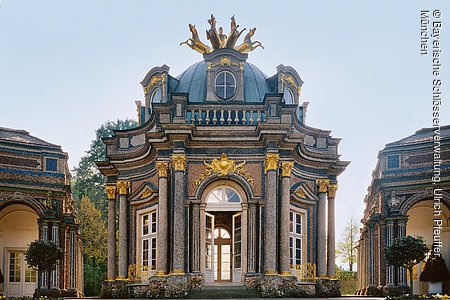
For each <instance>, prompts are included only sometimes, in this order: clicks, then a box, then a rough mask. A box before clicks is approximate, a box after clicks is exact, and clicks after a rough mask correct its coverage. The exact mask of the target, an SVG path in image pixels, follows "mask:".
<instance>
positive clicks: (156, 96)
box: [151, 88, 162, 103]
mask: <svg viewBox="0 0 450 300" xmlns="http://www.w3.org/2000/svg"><path fill="white" fill-rule="evenodd" d="M151 99H152V103H161V100H162V93H161V89H160V88H157V89H155V90H154V91H153V93H152V97H151Z"/></svg>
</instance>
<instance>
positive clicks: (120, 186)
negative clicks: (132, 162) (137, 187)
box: [117, 181, 130, 195]
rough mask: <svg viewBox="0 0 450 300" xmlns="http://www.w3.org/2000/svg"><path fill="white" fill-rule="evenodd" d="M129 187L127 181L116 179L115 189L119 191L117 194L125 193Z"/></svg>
mask: <svg viewBox="0 0 450 300" xmlns="http://www.w3.org/2000/svg"><path fill="white" fill-rule="evenodd" d="M129 189H130V182H129V181H117V190H118V192H119V195H127V194H128V190H129Z"/></svg>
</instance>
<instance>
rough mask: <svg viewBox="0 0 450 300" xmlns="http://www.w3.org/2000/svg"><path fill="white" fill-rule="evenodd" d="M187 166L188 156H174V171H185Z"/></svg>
mask: <svg viewBox="0 0 450 300" xmlns="http://www.w3.org/2000/svg"><path fill="white" fill-rule="evenodd" d="M186 166H187V163H186V156H185V155H184V154H174V155H172V168H173V170H174V171H184V170H186Z"/></svg>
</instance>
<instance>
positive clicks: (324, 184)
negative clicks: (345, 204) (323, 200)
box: [317, 179, 330, 193]
mask: <svg viewBox="0 0 450 300" xmlns="http://www.w3.org/2000/svg"><path fill="white" fill-rule="evenodd" d="M329 185H330V180H329V179H317V187H318V188H319V193H326V192H328V186H329Z"/></svg>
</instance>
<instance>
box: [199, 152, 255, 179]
mask: <svg viewBox="0 0 450 300" xmlns="http://www.w3.org/2000/svg"><path fill="white" fill-rule="evenodd" d="M203 164H204V165H205V166H206V171H205V172H204V173H203V174H201V175H200V177H199V178H198V179H197V180H196V181H195V184H196V185H199V184H200V183H201V182H202V181H203V180H205V179H206V178H208V177H209V176H211V175H212V174H216V175H217V176H219V177H225V176H228V175H229V174H230V173H236V174H238V175H240V176H242V177H244V178H245V180H247V181H248V182H249V183H253V177H252V176H251V175H250V174H249V173H248V172H247V170H246V169H245V168H244V165H245V161H243V162H241V163H239V164H236V162H235V161H234V160H231V159H228V156H227V155H226V154H225V153H222V156H221V157H220V159H217V158H214V159H213V160H212V162H211V163H210V164H209V163H207V162H203Z"/></svg>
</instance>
